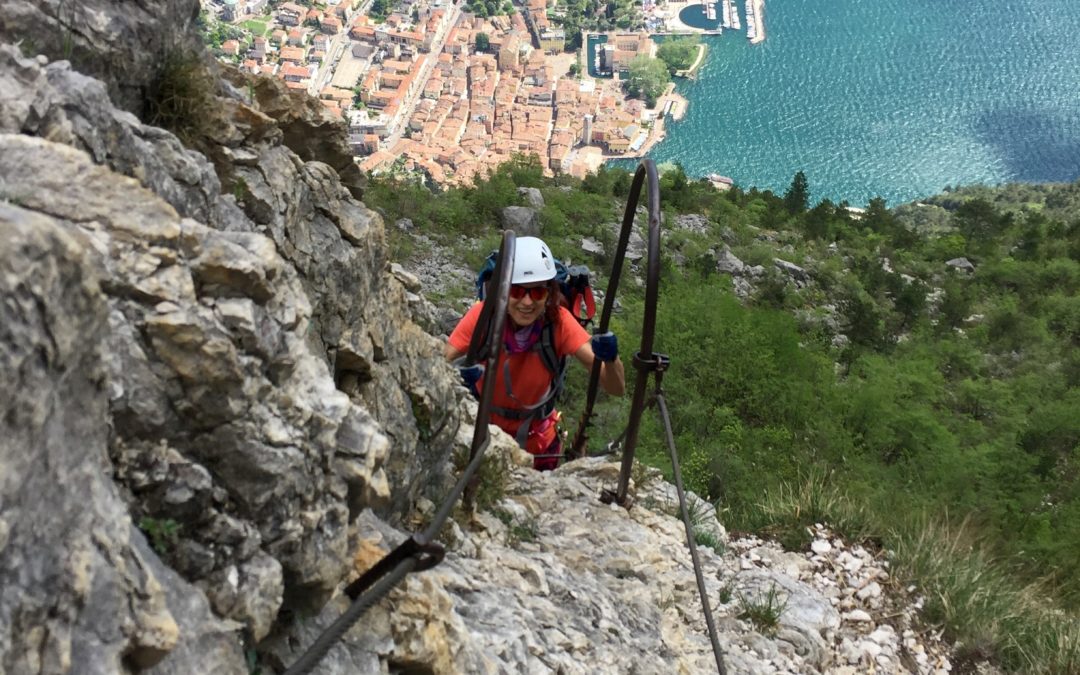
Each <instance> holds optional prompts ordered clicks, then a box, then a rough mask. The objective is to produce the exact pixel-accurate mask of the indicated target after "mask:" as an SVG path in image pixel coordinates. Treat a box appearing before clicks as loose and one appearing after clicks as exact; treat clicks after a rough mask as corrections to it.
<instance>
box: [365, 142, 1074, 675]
mask: <svg viewBox="0 0 1080 675" xmlns="http://www.w3.org/2000/svg"><path fill="white" fill-rule="evenodd" d="M666 169H667V170H666V171H664V172H663V177H662V188H661V196H662V200H663V203H662V207H663V212H664V246H663V260H664V272H663V282H662V290H661V297H660V304H659V317H658V326H657V336H656V348H657V349H658V350H659V351H662V352H664V353H667V354H669V355H670V356H671V359H672V368H671V370H670V371H669V373H668V374H667V375H666V376H665V378H664V387H665V393H666V398H667V402H668V404H669V406H670V408H671V411H672V416H673V424H674V431H675V440H676V445H677V447H678V449H679V452H680V456H681V458H680V463H681V464H682V466H683V471H684V477H685V479H686V481H687V482H688V484H689V486H690V487H692V489H694V490H695V491H697V492H698V493H699V494H701V495H702V496H704V497H706V498H708V499H710V500H712V501H714V502H715V503H716V504H717V507H718V509H719V510H720V512H721V515H722V518H723V520H724V522H725V524H726V525H727V526H728V527H729V528H733V529H736V530H740V529H745V530H753V531H756V532H763V533H766V534H771V535H773V536H775V537H777V538H778V539H779V540H780V541H782V542H783V543H784V544H785V545H786V546H788V547H791V548H800V547H803V546H806V545H807V544H808V543H809V535H808V534H807V530H806V526H808V525H811V524H813V523H814V522H822V521H825V522H829V523H830V524H832V525H834V526H836V527H838V528H840V529H842V530H843V531H845V532H846V533H847V534H849V535H851V536H855V537H858V538H861V539H862V540H864V541H866V542H869V543H874V544H877V545H881V546H883V547H885V548H886V549H888V550H889V551H890V552H891V554H892V556H893V558H894V564H895V566H896V567H895V570H896V574H897V581H901V582H906V581H908V580H910V581H912V582H913V583H916V584H918V585H919V586H920V588H921V589H922V591H923V592H924V593H925V594H926V596H927V603H926V611H925V618H926V620H927V622H928V623H929V624H931V625H940V626H942V627H944V628H946V629H947V630H948V631H949V632H950V634H952V635H953V636H954V637H955V638H956V639H958V640H959V641H960V642H961V643H962V644H963V645H964V649H966V650H967V653H968V654H969V655H970V656H971V657H973V658H981V657H985V656H990V657H993V658H995V659H996V660H997V661H998V662H999V663H1001V664H1002V665H1003V666H1005V667H1006V668H1008V669H1010V670H1017V671H1028V672H1062V673H1064V672H1077V671H1078V670H1080V637H1078V636H1080V632H1078V630H1077V624H1076V622H1075V618H1074V617H1073V616H1072V615H1071V614H1067V613H1065V614H1062V613H1058V612H1059V611H1062V608H1068V607H1072V606H1075V603H1076V601H1077V600H1080V528H1077V527H1076V525H1075V523H1076V522H1077V521H1078V520H1080V447H1078V446H1080V390H1078V389H1077V387H1076V383H1077V382H1080V350H1078V349H1077V347H1078V346H1080V296H1078V294H1077V291H1078V287H1080V184H1073V185H1053V186H1049V185H1047V186H1005V187H1001V188H981V187H980V188H964V189H956V190H950V191H948V192H947V193H945V194H943V195H940V196H938V197H935V198H933V199H930V200H927V201H926V202H924V203H920V204H909V205H904V206H901V207H898V208H895V209H889V208H887V207H886V204H885V203H884V201H882V200H876V201H873V202H871V203H870V204H869V205H868V208H867V209H865V212H861V213H860V212H857V211H853V210H850V209H848V208H847V205H846V204H832V203H830V202H827V201H824V202H821V203H818V204H811V203H810V199H809V195H810V187H811V186H809V185H808V183H807V181H806V179H805V176H803V175H802V174H799V175H797V176H796V177H795V179H794V180H793V181H792V185H791V188H790V189H789V190H788V191H787V192H786V194H784V195H776V194H772V193H770V192H762V191H758V190H753V189H752V190H748V191H747V190H741V189H738V188H734V189H731V190H728V191H726V192H718V191H716V190H715V189H714V188H713V187H712V186H711V185H710V184H709V183H707V182H705V181H693V180H690V179H688V178H687V176H686V175H685V174H684V173H683V171H682V170H681V169H680V168H679V167H677V166H673V167H666ZM630 178H631V176H630V174H628V173H627V172H625V171H622V170H606V169H605V170H601V171H600V172H599V173H597V174H595V175H591V176H589V177H587V178H586V179H585V180H582V181H579V180H576V179H573V178H569V177H559V178H556V179H546V178H543V177H542V175H541V172H540V167H539V166H538V165H537V164H535V163H534V162H532V161H530V160H528V159H524V158H519V159H517V160H515V161H514V162H511V163H509V164H507V165H504V166H503V167H501V168H500V169H499V170H498V171H497V172H495V173H494V174H492V175H491V176H489V178H488V179H487V180H485V181H482V182H481V183H479V184H478V185H476V186H475V187H472V188H465V189H451V190H447V191H441V192H437V193H431V192H430V191H429V190H428V188H426V187H424V186H423V185H420V184H417V183H415V182H413V181H410V180H408V179H407V178H405V177H404V176H397V177H395V176H384V177H377V178H373V179H372V183H371V185H370V186H369V188H368V190H367V192H366V193H365V201H366V202H367V203H368V204H369V205H370V206H372V207H373V208H376V209H378V210H380V211H382V212H383V214H384V215H385V216H386V218H387V220H388V222H389V223H391V224H392V223H394V222H395V221H397V220H398V219H400V218H409V219H411V221H412V222H413V225H414V226H415V228H416V230H417V231H419V232H422V233H423V234H424V235H426V239H425V242H426V243H423V244H417V240H416V239H415V238H414V237H413V236H412V235H408V234H404V233H401V232H400V231H399V230H398V229H397V228H394V227H389V228H388V230H389V231H391V232H392V235H391V236H392V237H393V238H394V241H393V243H394V247H395V251H396V254H397V255H398V256H399V257H400V258H402V259H407V258H409V257H410V256H421V257H422V256H423V255H425V250H424V249H423V247H424V246H432V245H438V246H446V247H450V248H452V249H453V250H454V251H455V255H456V256H458V257H459V258H460V260H461V261H462V265H463V266H464V267H471V268H475V267H476V265H477V264H478V263H479V261H480V260H481V259H482V257H483V256H484V255H485V254H486V253H487V252H488V251H490V250H491V249H492V248H493V247H494V246H495V243H496V242H497V233H498V229H499V222H500V221H499V214H500V212H501V209H502V208H503V207H505V206H507V205H517V204H522V203H523V201H522V197H521V196H520V195H519V193H518V188H519V187H534V188H539V189H540V191H541V192H542V194H543V197H544V200H545V206H544V207H543V209H542V210H541V212H540V221H541V223H542V227H543V236H544V238H545V239H546V240H547V241H548V242H549V243H550V244H551V245H552V248H553V249H554V251H555V253H556V255H560V256H564V257H571V258H573V259H574V262H585V263H587V264H589V265H590V267H592V268H593V269H594V270H601V271H603V270H606V269H608V268H609V267H610V262H611V261H610V260H608V259H607V258H606V256H605V254H597V255H589V254H585V253H582V251H581V249H580V243H581V240H582V239H583V238H585V237H588V238H591V239H593V240H595V241H598V242H600V243H601V244H603V246H604V250H605V251H606V252H608V254H610V252H611V251H613V250H614V248H615V247H614V242H615V238H616V236H617V232H616V229H617V226H616V225H615V223H616V222H618V221H619V220H620V218H621V212H622V209H623V208H624V206H625V200H626V195H627V192H628V190H629V186H630ZM688 214H692V215H695V216H701V217H700V218H686V216H687V215H688ZM691 225H692V226H691ZM463 234H464V235H467V236H466V237H462V235H463ZM731 257H734V258H735V259H736V260H737V262H738V263H739V264H740V265H742V266H743V267H745V268H746V269H747V270H751V272H748V273H740V272H736V273H734V276H733V275H732V274H727V273H722V272H720V271H718V270H717V261H718V259H727V260H730V258H731ZM776 259H780V260H782V261H786V262H787V263H791V264H792V265H793V266H796V267H797V268H798V269H801V271H802V272H803V274H802V275H800V274H798V273H793V272H792V271H790V268H787V267H785V266H784V265H780V264H777V263H776V262H775V261H776ZM595 284H596V285H597V287H599V288H603V287H604V285H605V284H606V279H602V280H597V281H596V282H595ZM621 289H623V290H622V291H621V296H620V303H621V306H622V309H621V311H620V312H619V313H618V314H617V315H616V319H615V322H616V326H615V329H616V330H617V332H618V334H619V336H620V341H621V343H622V345H623V353H624V354H629V353H631V352H632V351H633V350H634V345H635V344H636V340H637V332H638V330H639V326H640V316H641V302H642V301H641V298H640V297H639V296H638V295H636V294H640V289H639V288H638V286H637V285H635V284H633V283H623V284H622V285H621ZM469 294H470V289H469V288H467V287H465V286H462V287H460V288H450V289H442V290H441V291H440V292H439V293H436V294H435V295H436V296H437V297H436V299H439V298H438V296H440V295H441V296H442V297H444V298H445V299H447V300H451V299H459V298H464V297H467V296H468V295H469ZM583 380H584V378H583V376H581V375H580V374H576V377H575V379H574V380H572V381H571V384H570V387H569V389H570V392H569V399H570V400H568V401H567V403H566V404H565V406H564V410H565V413H566V416H567V418H570V424H569V425H568V428H570V429H571V430H572V429H573V428H574V426H573V420H572V418H573V416H574V414H576V413H577V411H578V410H579V409H580V405H579V404H578V401H579V400H580V399H581V398H582V397H583V394H582V387H580V386H579V385H580V384H581V382H582V381H583ZM628 407H629V401H628V400H626V399H624V400H620V401H608V402H606V403H605V406H604V407H602V409H601V410H600V413H599V424H598V426H599V428H598V429H597V430H595V431H594V433H593V434H592V436H593V445H594V447H593V448H592V451H593V452H598V451H601V450H602V449H603V444H604V443H606V441H607V440H608V439H610V438H614V437H615V436H616V435H618V433H619V431H621V428H622V425H623V424H625V412H626V410H627V409H628ZM638 456H639V457H640V458H642V459H643V460H645V461H647V462H650V463H653V464H655V465H656V466H659V467H660V468H663V469H665V470H667V469H669V467H668V462H667V460H666V448H665V447H664V444H663V429H662V427H661V426H660V424H659V422H658V420H657V419H655V416H654V415H652V414H647V415H646V416H645V417H644V419H643V427H642V430H641V434H640V441H639V450H638ZM973 542H978V545H977V546H975V545H974V544H973ZM961 656H963V654H962V655H961Z"/></svg>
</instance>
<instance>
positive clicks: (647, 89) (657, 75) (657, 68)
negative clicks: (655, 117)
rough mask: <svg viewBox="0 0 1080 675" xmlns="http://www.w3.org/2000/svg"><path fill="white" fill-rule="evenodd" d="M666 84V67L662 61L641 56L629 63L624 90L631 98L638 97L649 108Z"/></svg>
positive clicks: (653, 104)
mask: <svg viewBox="0 0 1080 675" xmlns="http://www.w3.org/2000/svg"><path fill="white" fill-rule="evenodd" d="M667 83H668V72H667V66H665V65H664V62H663V61H660V60H659V59H654V58H651V57H648V56H645V55H644V54H642V55H641V56H635V57H634V58H633V60H631V61H630V73H629V76H628V77H627V80H626V89H627V91H628V92H629V93H630V95H631V96H640V97H641V98H644V99H645V102H646V103H647V104H648V106H649V107H650V108H651V107H653V106H655V105H656V99H657V98H659V97H660V94H662V93H663V92H664V87H666V86H667Z"/></svg>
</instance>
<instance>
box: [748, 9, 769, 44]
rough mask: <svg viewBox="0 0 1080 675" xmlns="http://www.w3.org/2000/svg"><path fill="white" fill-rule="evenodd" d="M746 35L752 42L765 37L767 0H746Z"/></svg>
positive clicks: (759, 40)
mask: <svg viewBox="0 0 1080 675" xmlns="http://www.w3.org/2000/svg"><path fill="white" fill-rule="evenodd" d="M746 37H747V39H749V40H750V43H751V44H757V43H759V42H761V41H763V40H764V39H765V0H746Z"/></svg>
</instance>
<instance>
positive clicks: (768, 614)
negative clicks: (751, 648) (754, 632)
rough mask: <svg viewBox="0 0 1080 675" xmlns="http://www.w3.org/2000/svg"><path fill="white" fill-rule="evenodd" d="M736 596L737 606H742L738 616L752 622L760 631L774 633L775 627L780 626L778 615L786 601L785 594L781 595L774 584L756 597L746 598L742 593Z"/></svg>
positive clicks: (785, 606)
mask: <svg viewBox="0 0 1080 675" xmlns="http://www.w3.org/2000/svg"><path fill="white" fill-rule="evenodd" d="M738 596H739V606H740V607H741V608H742V610H741V611H740V612H739V618H740V619H745V620H747V621H749V622H750V623H752V624H754V626H756V627H757V629H758V630H760V631H761V632H762V633H765V634H767V635H773V634H775V633H776V629H777V627H779V626H780V616H781V615H782V614H783V613H784V610H785V609H787V601H788V599H787V597H786V596H784V597H781V595H780V593H779V591H777V590H776V584H773V585H772V586H770V587H769V590H768V591H766V593H765V594H764V595H762V596H760V597H757V598H747V597H746V596H745V595H743V594H742V593H739V594H738Z"/></svg>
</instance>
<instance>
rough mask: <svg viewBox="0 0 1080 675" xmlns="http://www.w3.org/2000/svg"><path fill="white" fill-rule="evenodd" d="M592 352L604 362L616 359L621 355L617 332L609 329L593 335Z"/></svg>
mask: <svg viewBox="0 0 1080 675" xmlns="http://www.w3.org/2000/svg"><path fill="white" fill-rule="evenodd" d="M592 353H593V356H595V357H596V358H598V359H600V360H601V361H603V362H604V363H610V362H611V361H614V360H615V359H616V358H617V357H618V356H619V341H618V340H617V339H616V338H615V333H612V332H611V331H608V332H606V333H598V334H596V335H594V336H592Z"/></svg>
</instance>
